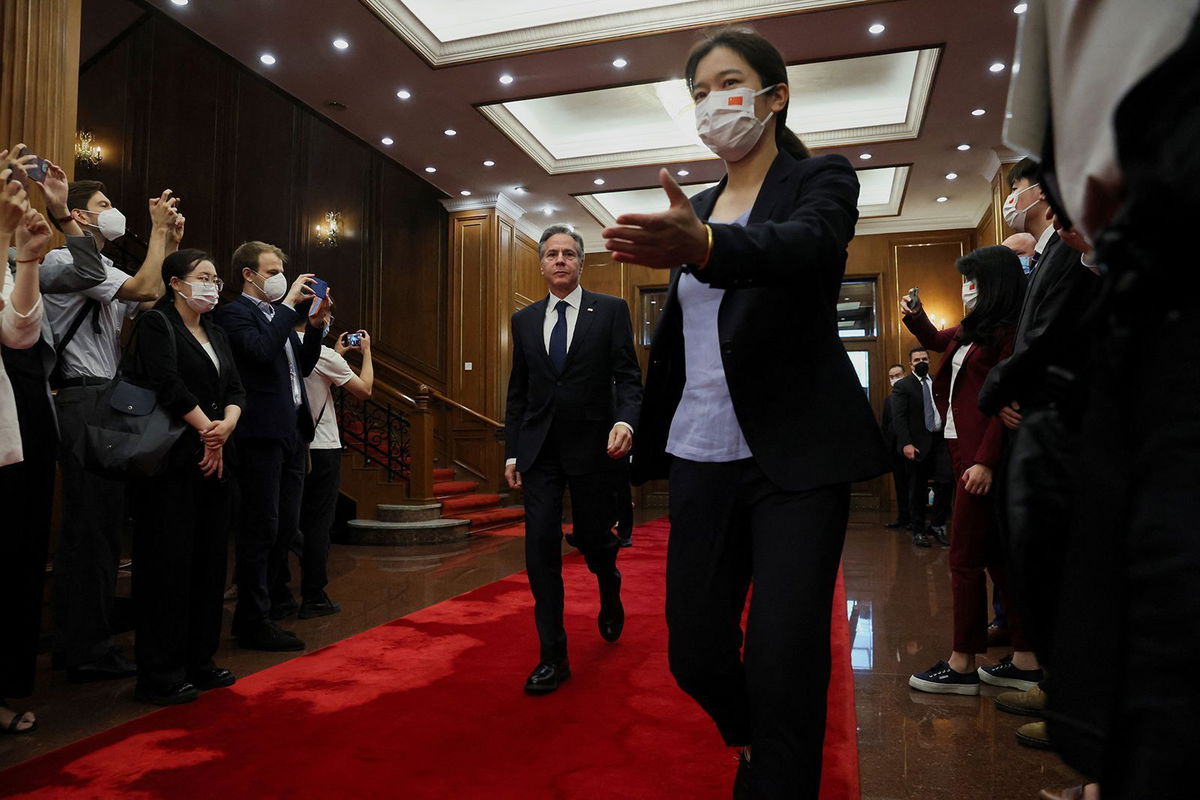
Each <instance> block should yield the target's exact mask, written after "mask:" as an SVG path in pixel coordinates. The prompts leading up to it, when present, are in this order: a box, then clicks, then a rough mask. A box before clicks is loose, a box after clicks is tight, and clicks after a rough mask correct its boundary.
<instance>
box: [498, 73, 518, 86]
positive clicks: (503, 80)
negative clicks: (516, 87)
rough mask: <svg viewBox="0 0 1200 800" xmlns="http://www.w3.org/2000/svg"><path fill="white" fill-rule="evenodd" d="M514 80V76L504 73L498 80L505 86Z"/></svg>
mask: <svg viewBox="0 0 1200 800" xmlns="http://www.w3.org/2000/svg"><path fill="white" fill-rule="evenodd" d="M515 80H516V78H514V77H513V76H512V75H508V74H504V75H501V76H500V82H501V83H503V84H504V85H505V86H508V85H509V84H510V83H512V82H513V81H515Z"/></svg>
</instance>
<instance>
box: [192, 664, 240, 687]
mask: <svg viewBox="0 0 1200 800" xmlns="http://www.w3.org/2000/svg"><path fill="white" fill-rule="evenodd" d="M188 680H189V681H191V683H192V684H193V685H194V686H195V687H196V688H197V689H199V690H200V691H202V692H207V691H208V690H209V689H220V688H222V687H224V686H233V684H235V683H237V678H236V677H235V676H234V674H233V673H232V672H230V671H229V670H227V669H222V668H221V667H205V668H204V669H194V670H192V671H191V672H190V673H188Z"/></svg>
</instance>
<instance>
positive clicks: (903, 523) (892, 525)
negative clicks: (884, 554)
mask: <svg viewBox="0 0 1200 800" xmlns="http://www.w3.org/2000/svg"><path fill="white" fill-rule="evenodd" d="M883 527H885V528H888V529H889V530H893V531H894V530H896V529H897V528H907V527H908V520H906V519H897V520H893V521H891V522H889V523H887V524H885V525H884V526H883Z"/></svg>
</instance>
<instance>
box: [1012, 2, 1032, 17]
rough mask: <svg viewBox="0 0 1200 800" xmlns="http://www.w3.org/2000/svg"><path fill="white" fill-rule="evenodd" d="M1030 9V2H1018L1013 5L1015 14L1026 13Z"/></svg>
mask: <svg viewBox="0 0 1200 800" xmlns="http://www.w3.org/2000/svg"><path fill="white" fill-rule="evenodd" d="M1028 10H1029V3H1017V4H1016V5H1015V6H1013V13H1014V14H1024V13H1025V12H1026V11H1028Z"/></svg>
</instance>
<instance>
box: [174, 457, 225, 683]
mask: <svg viewBox="0 0 1200 800" xmlns="http://www.w3.org/2000/svg"><path fill="white" fill-rule="evenodd" d="M232 494H233V486H232V483H231V476H230V468H229V466H228V465H226V467H225V479H224V480H223V481H216V480H213V479H212V478H207V479H201V480H200V481H199V482H198V484H197V486H196V500H197V504H196V525H195V528H194V532H193V539H192V570H191V576H190V579H191V587H192V589H191V602H190V604H189V607H188V631H189V635H188V642H187V652H186V657H187V666H188V669H192V670H195V669H204V668H207V667H211V666H213V655H214V654H215V653H216V652H217V648H218V647H219V646H220V644H221V623H222V618H223V615H224V602H225V601H224V595H225V570H226V563H227V562H228V560H229V525H230V521H231V519H232V503H231V499H232Z"/></svg>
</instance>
